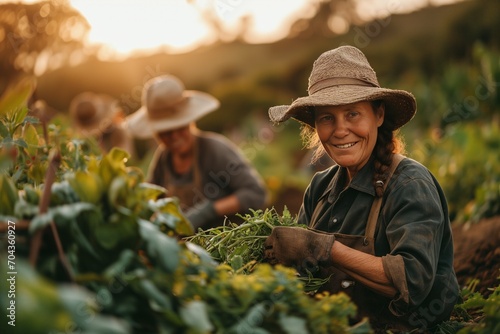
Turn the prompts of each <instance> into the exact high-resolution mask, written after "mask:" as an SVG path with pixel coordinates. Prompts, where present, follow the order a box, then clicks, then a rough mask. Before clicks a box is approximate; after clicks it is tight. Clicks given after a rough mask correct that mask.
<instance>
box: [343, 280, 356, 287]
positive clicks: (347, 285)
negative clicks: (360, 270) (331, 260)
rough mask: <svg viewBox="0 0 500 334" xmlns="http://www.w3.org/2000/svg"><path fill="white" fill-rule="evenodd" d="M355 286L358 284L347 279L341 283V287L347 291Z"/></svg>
mask: <svg viewBox="0 0 500 334" xmlns="http://www.w3.org/2000/svg"><path fill="white" fill-rule="evenodd" d="M355 284H356V282H354V281H350V280H346V279H345V280H343V281H342V282H341V283H340V286H341V287H343V288H344V289H347V288H348V287H350V286H354V285H355Z"/></svg>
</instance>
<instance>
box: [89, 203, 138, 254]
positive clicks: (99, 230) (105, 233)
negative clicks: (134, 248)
mask: <svg viewBox="0 0 500 334" xmlns="http://www.w3.org/2000/svg"><path fill="white" fill-rule="evenodd" d="M115 220H116V222H111V221H108V222H104V223H102V224H98V225H97V226H96V227H95V228H94V235H95V237H96V240H97V241H98V242H99V244H100V245H101V246H102V247H103V248H105V249H108V250H111V249H113V248H115V247H117V246H118V245H119V244H131V245H133V244H134V243H135V242H136V241H137V240H138V239H139V234H138V226H137V221H136V219H135V218H134V217H131V216H129V215H122V214H120V213H118V212H117V213H116V216H115Z"/></svg>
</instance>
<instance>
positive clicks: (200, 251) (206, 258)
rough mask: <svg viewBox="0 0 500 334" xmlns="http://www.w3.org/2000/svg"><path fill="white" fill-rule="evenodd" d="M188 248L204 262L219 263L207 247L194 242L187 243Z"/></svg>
mask: <svg viewBox="0 0 500 334" xmlns="http://www.w3.org/2000/svg"><path fill="white" fill-rule="evenodd" d="M185 245H186V247H187V249H188V250H189V251H191V252H193V253H194V254H196V255H197V256H198V257H199V258H200V260H201V262H202V263H203V264H209V265H217V262H216V261H215V260H214V259H213V258H212V257H211V256H210V254H208V252H207V251H206V250H205V248H203V247H201V246H198V245H197V244H195V243H192V242H186V243H185Z"/></svg>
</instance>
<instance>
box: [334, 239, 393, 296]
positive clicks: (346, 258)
mask: <svg viewBox="0 0 500 334" xmlns="http://www.w3.org/2000/svg"><path fill="white" fill-rule="evenodd" d="M331 255H332V259H333V263H334V265H335V266H336V267H337V268H338V269H339V270H342V271H343V272H345V273H346V274H348V275H350V276H352V277H353V278H354V279H356V280H357V281H359V282H360V283H361V284H363V285H365V286H367V287H368V288H370V289H372V290H374V291H376V292H378V293H380V294H381V295H383V296H386V297H389V298H392V297H394V296H395V295H396V293H397V290H396V288H395V287H394V286H393V285H392V283H391V282H390V281H389V279H388V278H387V275H386V274H385V271H384V267H383V265H382V258H380V257H376V256H374V255H370V254H367V253H364V252H361V251H358V250H356V249H352V248H350V247H347V246H345V245H344V244H342V243H341V242H338V241H336V242H335V243H334V244H333V247H332V252H331Z"/></svg>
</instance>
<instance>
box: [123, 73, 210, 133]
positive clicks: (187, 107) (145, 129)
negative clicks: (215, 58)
mask: <svg viewBox="0 0 500 334" xmlns="http://www.w3.org/2000/svg"><path fill="white" fill-rule="evenodd" d="M219 105H220V103H219V100H217V99H216V98H215V97H213V96H212V95H210V94H207V93H204V92H200V91H196V90H186V89H185V88H184V84H183V83H182V81H180V80H179V79H178V78H177V77H175V76H172V75H161V76H158V77H155V78H153V79H151V80H149V81H148V82H146V84H145V85H144V89H143V92H142V107H141V108H140V109H139V110H137V111H136V112H135V113H133V114H132V115H130V116H128V117H127V126H128V128H129V131H130V133H131V134H132V135H133V136H135V137H137V138H143V139H145V138H151V137H152V136H153V134H154V133H160V132H164V131H168V130H173V129H176V128H180V127H183V126H186V125H188V124H189V123H191V122H193V121H196V120H197V119H199V118H201V117H202V116H205V115H206V114H208V113H210V112H212V111H214V110H215V109H217V108H218V107H219Z"/></svg>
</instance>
